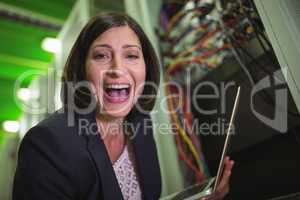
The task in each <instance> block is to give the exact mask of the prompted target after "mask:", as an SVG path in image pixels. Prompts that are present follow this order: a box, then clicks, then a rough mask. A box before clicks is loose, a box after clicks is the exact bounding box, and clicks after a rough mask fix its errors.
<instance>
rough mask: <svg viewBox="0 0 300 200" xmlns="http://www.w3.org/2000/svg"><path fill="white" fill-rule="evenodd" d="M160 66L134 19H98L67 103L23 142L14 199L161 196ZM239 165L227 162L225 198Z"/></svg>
mask: <svg viewBox="0 0 300 200" xmlns="http://www.w3.org/2000/svg"><path fill="white" fill-rule="evenodd" d="M158 67H159V66H158V61H157V58H156V56H155V52H154V50H153V48H152V46H151V44H150V42H149V40H148V39H147V37H146V35H145V34H144V32H143V30H142V29H141V27H140V26H139V25H138V24H137V23H136V22H135V21H134V20H133V19H131V18H130V17H128V16H126V15H123V14H117V13H106V14H101V15H98V16H96V17H94V18H93V19H91V21H90V22H89V23H88V24H87V25H86V26H85V27H84V29H83V30H82V32H81V33H80V35H79V37H78V39H77V40H76V42H75V44H74V46H73V49H72V51H71V53H70V55H69V58H68V61H67V63H66V66H65V70H64V74H63V78H62V81H63V90H62V91H63V102H64V105H65V106H64V108H63V109H61V110H59V111H57V112H56V113H54V114H52V115H51V116H50V117H49V118H47V119H45V120H44V121H42V122H40V123H39V124H38V125H37V126H35V127H33V128H32V129H30V131H29V132H28V133H27V134H26V136H25V137H24V139H23V140H22V143H21V146H20V150H19V158H18V166H17V170H16V175H15V181H14V190H13V199H14V200H22V199H28V200H29V199H30V200H40V199H43V200H47V199H49V200H64V199H70V200H75V199H82V200H99V199H107V200H116V199H159V197H160V193H161V175H160V169H159V163H158V159H157V152H156V147H155V143H154V140H153V135H152V128H151V118H150V116H149V111H151V110H152V108H153V106H154V102H155V96H156V92H157V87H154V86H158V83H159V68H158ZM149 127H150V128H149ZM231 167H232V164H231V162H230V161H229V160H227V161H226V169H225V173H224V178H223V180H222V183H221V184H220V185H221V186H222V187H220V188H219V190H218V193H219V194H220V197H221V196H222V197H223V196H224V195H225V194H226V192H227V189H228V179H229V174H230V171H231Z"/></svg>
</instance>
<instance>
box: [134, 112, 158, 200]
mask: <svg viewBox="0 0 300 200" xmlns="http://www.w3.org/2000/svg"><path fill="white" fill-rule="evenodd" d="M133 124H134V130H133V138H132V145H133V151H134V155H135V160H136V167H137V172H138V177H139V183H140V186H141V189H142V194H143V199H147V200H149V199H151V200H152V199H158V198H159V196H160V192H161V174H160V168H159V164H158V158H157V151H156V146H155V142H154V138H153V127H152V120H151V118H150V116H149V115H142V116H139V117H136V118H135V120H134V121H133Z"/></svg>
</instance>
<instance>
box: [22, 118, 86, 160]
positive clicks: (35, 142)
mask: <svg viewBox="0 0 300 200" xmlns="http://www.w3.org/2000/svg"><path fill="white" fill-rule="evenodd" d="M84 145H85V140H84V138H83V137H81V136H80V135H79V134H78V132H77V128H76V126H69V125H68V122H67V114H66V113H61V112H55V113H53V114H51V115H50V116H48V117H47V118H46V119H44V120H43V121H41V122H40V123H38V124H37V125H35V126H34V127H32V128H31V129H30V130H29V131H28V132H27V133H26V134H25V136H24V138H23V139H22V141H21V145H20V149H19V157H20V158H22V157H24V156H25V155H26V157H27V154H30V153H35V154H37V152H39V154H38V156H47V157H48V158H50V157H51V160H52V161H61V162H73V161H72V160H74V159H73V158H74V156H73V155H74V154H77V155H78V154H80V149H82V148H80V147H83V146H84ZM29 156H30V155H29ZM28 159H29V160H30V159H31V158H28Z"/></svg>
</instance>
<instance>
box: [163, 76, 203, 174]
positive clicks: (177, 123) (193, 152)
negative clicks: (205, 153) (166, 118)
mask: <svg viewBox="0 0 300 200" xmlns="http://www.w3.org/2000/svg"><path fill="white" fill-rule="evenodd" d="M166 79H167V81H168V78H167V75H166ZM166 88H167V87H166ZM166 93H167V94H168V90H167V89H166ZM168 101H169V105H170V107H171V110H172V111H175V110H174V105H173V102H172V100H171V101H170V100H169V99H168ZM171 117H172V119H173V120H174V121H175V123H176V124H175V125H176V128H177V129H178V131H179V134H180V136H181V137H182V138H183V140H184V141H185V142H186V143H187V145H188V147H189V149H190V151H191V152H192V154H193V156H194V158H195V159H196V162H197V165H198V166H199V168H200V169H201V171H202V172H204V168H203V166H202V164H201V160H200V156H199V154H198V153H197V150H196V148H195V146H194V144H193V143H192V141H191V140H190V138H189V137H188V136H187V135H186V133H185V130H184V129H183V128H182V127H181V126H180V123H179V121H178V118H177V115H176V114H175V113H174V112H171Z"/></svg>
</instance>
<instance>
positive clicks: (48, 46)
mask: <svg viewBox="0 0 300 200" xmlns="http://www.w3.org/2000/svg"><path fill="white" fill-rule="evenodd" d="M42 48H43V49H44V50H45V51H48V52H51V53H59V52H60V49H61V43H60V41H59V40H58V39H56V38H50V37H46V38H45V39H44V40H43V41H42Z"/></svg>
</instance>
